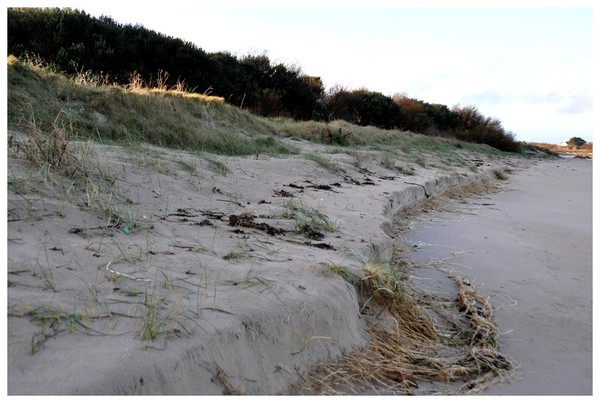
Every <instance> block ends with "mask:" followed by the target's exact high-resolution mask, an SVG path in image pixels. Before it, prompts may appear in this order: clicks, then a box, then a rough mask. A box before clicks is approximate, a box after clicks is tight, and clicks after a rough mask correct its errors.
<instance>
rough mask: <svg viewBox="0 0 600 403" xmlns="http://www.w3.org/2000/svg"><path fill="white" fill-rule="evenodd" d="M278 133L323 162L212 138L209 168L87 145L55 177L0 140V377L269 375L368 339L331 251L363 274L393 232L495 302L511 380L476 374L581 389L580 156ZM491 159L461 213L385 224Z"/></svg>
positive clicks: (221, 390)
mask: <svg viewBox="0 0 600 403" xmlns="http://www.w3.org/2000/svg"><path fill="white" fill-rule="evenodd" d="M285 141H289V142H293V143H294V145H295V146H296V147H299V148H301V149H302V150H303V153H313V154H317V155H327V158H328V161H329V162H330V163H335V164H336V167H337V168H336V169H335V170H332V169H328V168H327V167H325V166H322V165H319V164H316V163H315V162H313V161H308V160H307V159H305V158H303V157H302V156H301V155H300V156H298V157H285V158H278V157H271V156H258V155H257V156H256V157H254V156H253V157H220V158H219V159H218V161H217V162H219V163H220V164H221V165H222V166H225V167H227V170H228V173H227V174H223V173H222V172H221V173H219V172H216V171H215V170H214V167H213V169H211V161H207V160H206V159H201V158H198V156H194V155H192V154H187V153H182V152H177V151H173V150H165V149H158V148H156V147H152V146H145V147H142V148H140V149H138V150H132V149H125V148H121V147H114V146H107V145H94V150H93V153H91V155H93V156H94V164H95V165H96V166H97V167H99V168H100V171H101V173H102V175H101V176H98V177H97V178H96V179H97V180H96V182H95V185H97V187H96V188H95V187H93V186H92V187H85V188H84V190H83V191H81V190H77V191H73V189H74V188H75V187H74V185H73V183H69V182H68V180H67V181H62V179H59V178H56V177H47V178H46V182H37V181H36V179H35V178H36V171H35V169H33V168H31V167H29V166H27V165H26V164H25V162H24V161H22V160H19V159H18V158H15V157H14V156H11V155H9V161H8V166H9V172H8V173H9V192H8V250H7V252H8V288H7V297H8V298H7V299H8V321H7V335H8V350H7V351H8V357H7V361H8V366H7V368H8V377H7V379H8V393H9V394H10V395H71V394H84V395H85V394H89V395H97V394H102V395H130V394H145V395H152V394H153V395H222V394H249V395H257V394H260V395H265V394H286V393H287V392H288V387H289V386H290V385H291V384H293V383H297V382H299V381H301V380H302V379H304V378H303V377H304V375H306V374H307V373H308V372H309V371H310V370H311V368H313V366H314V365H315V364H317V363H322V362H335V361H336V360H338V359H339V358H340V357H341V356H342V355H343V354H347V353H351V352H352V351H356V350H357V349H362V348H365V347H367V346H368V344H369V340H370V335H369V334H368V332H367V327H366V322H365V318H364V315H362V313H361V309H360V308H361V306H360V305H359V300H358V298H359V297H358V295H357V292H356V290H355V288H354V287H353V286H352V285H351V284H349V283H348V282H347V281H345V279H344V278H342V276H340V275H337V274H336V273H335V272H334V271H333V270H332V268H334V267H335V268H339V267H343V268H344V270H345V271H346V272H348V273H354V274H355V275H356V276H359V277H360V276H364V271H363V270H364V268H365V265H385V264H388V263H389V262H390V260H391V258H392V252H393V251H394V249H395V247H396V246H397V245H398V243H399V242H405V241H407V240H408V238H407V237H412V238H411V239H410V240H408V242H410V243H413V244H415V245H419V247H418V248H416V252H417V253H415V254H414V256H412V255H411V256H410V257H411V259H413V258H414V260H415V262H418V261H420V260H430V259H432V258H434V259H446V258H447V256H446V253H452V252H461V253H460V254H459V255H460V256H459V259H458V260H457V261H456V262H455V263H452V264H457V265H458V268H459V269H460V270H461V271H463V272H464V274H465V276H466V277H468V278H470V279H471V281H472V282H473V284H474V285H476V286H477V288H478V289H479V291H480V292H481V293H483V294H487V295H490V298H491V299H492V301H493V304H494V306H496V307H497V316H496V318H497V321H498V327H499V328H500V330H501V331H502V332H504V333H503V336H502V343H503V346H502V349H503V350H505V353H506V355H507V356H514V357H515V358H517V359H518V361H520V369H519V374H520V375H521V377H522V378H523V379H524V380H523V381H515V382H514V383H510V384H507V385H504V384H503V385H499V386H496V387H495V388H494V389H491V390H489V393H491V394H494V393H498V394H512V393H518V394H519V393H524V394H525V393H526V394H552V393H561V394H588V393H590V392H591V165H592V164H591V161H575V160H551V161H546V162H539V163H537V164H535V165H533V166H531V167H530V168H528V169H526V170H523V171H521V167H524V166H526V165H530V164H531V161H525V160H523V159H519V158H516V159H515V158H501V157H494V156H483V157H482V156H479V155H478V156H474V157H472V156H470V155H468V153H467V154H465V155H464V156H463V157H462V162H461V163H460V164H456V165H452V166H449V165H447V162H444V161H442V160H441V159H440V160H439V161H438V160H436V158H437V157H436V156H435V155H434V154H432V155H430V156H428V162H429V164H428V166H419V165H418V164H413V165H414V166H413V168H412V169H413V173H412V174H411V175H410V176H406V175H399V174H398V171H397V170H396V171H395V170H394V167H390V166H384V164H380V163H379V158H380V156H378V154H377V153H375V152H373V153H369V152H366V151H365V152H363V153H362V154H359V153H357V154H356V155H355V156H354V157H352V158H351V157H350V156H349V155H348V154H344V153H338V154H336V153H335V152H331V151H325V149H324V148H323V146H319V145H316V144H313V143H309V142H305V141H297V140H291V139H286V140H285ZM88 151H90V150H88ZM325 152H327V154H325ZM359 157H360V159H359V164H357V163H356V160H355V159H357V158H359ZM212 165H214V161H213V164H212ZM191 167H193V169H192V168H191ZM550 168H552V169H550ZM505 171H506V172H513V174H509V180H508V181H505V182H504V181H503V182H502V183H503V184H504V186H506V187H508V188H509V189H505V191H502V192H500V193H497V194H494V195H493V196H490V197H493V198H494V199H493V200H494V201H493V202H489V203H488V202H486V203H485V204H482V205H480V206H479V205H477V204H476V203H471V202H469V203H467V204H466V206H467V207H468V209H470V210H473V211H476V212H477V214H476V215H471V214H469V215H467V216H466V218H465V219H464V220H459V221H457V220H456V216H455V215H453V214H450V215H449V216H448V217H445V216H443V214H442V215H440V214H441V213H439V214H438V213H431V214H425V215H420V216H418V217H415V221H414V223H413V224H411V225H412V227H413V228H414V231H413V232H408V233H405V234H404V235H403V237H404V238H402V237H396V238H394V236H395V230H394V225H393V223H394V220H395V218H396V217H397V216H398V215H399V214H400V213H401V212H402V211H403V209H405V208H407V207H410V206H412V205H415V204H418V203H420V202H422V201H424V200H426V199H427V198H430V197H432V196H436V195H438V194H442V193H444V192H445V191H447V190H449V189H455V188H458V187H461V186H466V185H469V184H471V183H479V182H481V181H485V180H494V179H495V178H497V176H498V173H499V172H505ZM541 179H545V180H546V182H545V183H544V182H543V181H541ZM102 181H106V182H110V187H107V188H109V189H111V190H110V192H109V193H102V189H103V188H102V186H101V185H102V184H103V182H102ZM548 183H551V185H550V186H549V185H548ZM558 185H560V186H562V189H563V190H561V191H560V192H556V189H557V186H558ZM513 188H514V190H513ZM522 192H525V193H522ZM527 192H533V194H531V195H528V193H527ZM486 197H487V196H486ZM495 198H500V199H499V200H497V201H496V199H495ZM540 199H542V200H546V201H549V200H552V202H551V203H540ZM474 200H477V199H474ZM486 200H487V199H486ZM504 204H506V205H507V206H511V207H510V208H509V207H503V206H504ZM86 206H93V207H97V206H100V207H102V209H103V210H98V209H94V208H89V207H87V208H86ZM107 209H110V211H111V214H110V216H109V219H108V220H107V219H106V218H105V217H102V214H100V212H106V210H107ZM303 214H304V215H307V216H310V218H311V219H312V220H315V219H319V220H323V219H324V217H325V218H327V220H325V221H326V222H327V223H329V224H330V227H331V228H329V229H323V230H320V231H312V230H310V228H308V227H307V226H306V225H299V223H300V224H302V222H303V221H302V219H306V218H307V217H302V215H303ZM518 214H523V215H521V216H519V215H518ZM536 214H537V215H536ZM535 217H539V218H540V219H541V221H540V220H535V219H534V218H535ZM549 217H551V218H552V220H548V218H549ZM430 218H431V219H434V220H435V221H431V222H430V223H429V221H428V219H430ZM558 218H560V221H558V220H557V219H558ZM471 219H473V220H480V219H481V220H483V219H489V220H492V221H490V222H488V223H485V224H478V223H476V221H469V220H471ZM428 223H429V224H428ZM469 223H470V224H469ZM500 223H503V224H506V225H508V227H506V228H501V226H500ZM454 225H466V227H464V228H460V227H454ZM543 225H549V227H544V226H543ZM307 228H308V229H307ZM324 228H326V227H324ZM444 234H445V235H444ZM457 234H459V235H457ZM438 236H439V237H440V238H437V237H438ZM445 237H448V238H449V239H446V238H445ZM539 237H541V238H539ZM450 240H452V241H456V242H457V244H456V245H453V244H452V243H451V242H450ZM437 243H439V244H443V245H444V247H443V248H440V247H431V246H432V245H435V244H437ZM484 257H489V258H490V260H491V262H487V261H484V260H483V258H484ZM523 259H525V260H523ZM565 268H568V269H565ZM565 330H566V331H565ZM523 340H524V342H523ZM549 350H552V353H551V354H550V353H548V351H549ZM565 362H569V363H570V364H569V368H564V365H565ZM553 366H554V367H560V370H554V371H552V370H551V368H553ZM563 368H564V369H563ZM542 369H543V371H542ZM561 385H562V386H561Z"/></svg>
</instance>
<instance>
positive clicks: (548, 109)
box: [9, 0, 594, 143]
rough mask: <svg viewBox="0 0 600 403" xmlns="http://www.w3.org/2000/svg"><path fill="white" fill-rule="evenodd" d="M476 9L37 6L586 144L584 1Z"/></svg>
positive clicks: (444, 4)
mask: <svg viewBox="0 0 600 403" xmlns="http://www.w3.org/2000/svg"><path fill="white" fill-rule="evenodd" d="M13 3H15V4H13ZM29 3H32V2H29ZM45 3H47V4H45ZM196 3H198V4H196ZM480 3H481V2H480ZM9 4H10V5H11V6H12V5H27V4H28V3H24V4H19V2H9ZM282 4H284V5H283V6H282ZM475 4H476V3H473V2H467V1H462V2H459V1H452V0H447V1H428V0H421V1H418V2H416V1H399V0H397V1H394V0H388V1H380V0H371V1H368V2H367V1H352V0H346V1H336V0H332V1H329V0H321V1H313V0H305V1H303V2H301V3H296V2H293V1H290V2H282V1H267V0H265V1H260V0H256V1H253V0H248V1H235V0H231V1H228V0H222V1H218V2H217V1H202V2H193V1H185V2H184V1H180V0H171V1H168V2H154V1H149V2H144V3H140V2H124V1H113V0H107V1H100V2H99V1H83V0H80V1H54V2H44V1H37V2H35V4H34V5H35V6H40V5H46V6H59V7H71V8H77V9H79V10H84V11H86V12H87V13H88V14H90V15H92V16H101V15H106V16H110V17H112V18H113V19H114V20H115V21H117V22H119V23H123V24H141V25H143V26H144V27H145V28H148V29H151V30H155V31H158V32H160V33H162V34H165V35H169V36H173V37H177V38H181V39H184V40H187V41H190V42H192V43H194V44H195V45H197V46H198V47H200V48H202V49H204V50H205V51H207V52H218V51H228V52H231V53H233V54H234V55H238V56H244V55H247V54H267V55H268V56H269V58H270V59H271V60H272V61H274V62H283V63H285V64H286V65H294V66H298V67H300V68H301V70H302V72H303V73H304V74H307V75H312V76H319V77H321V79H322V80H323V82H324V84H325V86H326V88H332V87H335V86H341V87H345V88H347V89H350V90H353V89H359V88H366V89H368V90H371V91H377V92H381V93H383V94H385V95H390V96H391V95H394V94H396V93H404V94H405V95H407V96H409V97H411V98H416V99H420V100H422V101H425V102H429V103H439V104H444V105H447V106H448V107H452V106H455V105H459V106H471V105H474V106H476V107H477V108H478V109H479V111H480V112H481V113H482V114H483V115H484V116H489V117H492V118H497V119H499V120H500V121H501V122H502V125H503V127H504V128H505V129H506V130H507V131H511V132H513V133H514V134H515V136H516V138H517V140H521V141H534V142H547V143H560V142H561V141H566V140H568V139H569V138H571V137H575V136H577V137H581V138H583V139H584V140H586V141H588V142H592V141H593V138H592V126H593V115H592V98H593V93H594V86H593V77H592V71H593V47H592V40H593V34H592V26H593V14H594V10H593V8H592V7H593V1H577V0H571V1H569V2H564V1H554V2H552V1H534V0H531V1H529V0H521V1H518V2H512V1H510V0H505V1H502V2H495V1H493V0H489V1H486V2H485V4H486V5H491V6H486V7H476V6H475ZM448 5H449V6H448ZM567 5H568V6H567ZM576 6H577V7H576Z"/></svg>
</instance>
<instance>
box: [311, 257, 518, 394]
mask: <svg viewBox="0 0 600 403" xmlns="http://www.w3.org/2000/svg"><path fill="white" fill-rule="evenodd" d="M449 275H450V276H451V277H452V278H453V280H454V283H455V284H456V287H457V293H456V298H454V299H453V300H451V299H442V298H439V297H436V296H433V295H430V294H426V293H424V292H422V291H418V290H406V289H405V288H404V285H403V282H402V281H401V280H400V279H399V278H398V276H400V272H398V271H397V272H396V274H391V272H390V273H387V274H386V273H383V272H381V270H380V269H376V270H373V268H372V267H371V268H367V270H366V276H365V277H364V278H363V279H362V281H361V291H362V296H363V298H366V299H367V303H368V304H369V305H370V307H371V308H370V310H371V311H372V312H373V315H374V316H375V318H376V320H374V321H373V323H372V325H371V327H370V329H369V330H370V333H371V334H372V337H373V339H372V342H371V344H370V346H369V348H367V349H364V350H361V351H357V352H352V353H350V354H346V355H345V356H343V358H342V360H341V361H339V362H336V363H333V364H323V365H320V366H318V367H317V368H316V369H315V371H313V372H312V373H311V374H310V375H309V376H308V378H309V380H310V383H309V385H304V386H303V388H304V389H303V390H300V393H307V392H308V391H309V390H310V392H308V393H318V394H333V395H338V394H353V395H360V394H365V393H369V391H371V392H373V391H377V393H383V394H397V393H400V394H436V393H442V394H448V395H449V394H478V393H480V392H481V391H482V390H483V389H485V388H486V387H489V386H490V385H492V384H495V383H498V382H500V381H501V380H503V379H504V378H506V377H508V376H510V373H511V370H512V368H513V364H512V363H511V362H510V361H509V360H508V359H507V358H506V357H504V356H503V355H502V353H501V352H500V351H499V343H498V330H497V328H496V326H495V325H494V323H493V309H492V306H491V305H490V304H489V302H488V300H487V299H486V298H484V297H483V296H481V295H480V294H478V293H477V292H476V291H475V290H474V289H473V288H472V287H471V285H470V284H469V282H468V281H466V280H464V279H462V278H460V277H458V276H453V275H451V274H449ZM365 308H366V306H363V313H365V312H364V311H365ZM424 308H426V309H424ZM419 383H427V384H431V385H434V386H432V387H433V390H424V389H419Z"/></svg>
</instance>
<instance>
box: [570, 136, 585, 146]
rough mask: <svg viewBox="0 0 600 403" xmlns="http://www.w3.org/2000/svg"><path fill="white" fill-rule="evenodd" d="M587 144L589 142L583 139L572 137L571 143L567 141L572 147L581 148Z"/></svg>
mask: <svg viewBox="0 0 600 403" xmlns="http://www.w3.org/2000/svg"><path fill="white" fill-rule="evenodd" d="M586 143H587V141H585V140H584V139H582V138H581V137H571V138H570V139H569V141H567V144H568V145H570V146H572V147H581V146H582V145H584V144H586Z"/></svg>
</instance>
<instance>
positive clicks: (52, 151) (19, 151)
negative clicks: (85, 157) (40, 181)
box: [8, 114, 83, 177]
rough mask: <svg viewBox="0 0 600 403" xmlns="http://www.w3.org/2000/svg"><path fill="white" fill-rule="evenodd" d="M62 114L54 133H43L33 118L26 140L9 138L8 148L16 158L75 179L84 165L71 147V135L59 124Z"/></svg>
mask: <svg viewBox="0 0 600 403" xmlns="http://www.w3.org/2000/svg"><path fill="white" fill-rule="evenodd" d="M59 117H60V114H59V115H58V116H57V117H56V119H55V120H54V122H53V124H52V132H51V133H45V132H43V131H42V130H41V129H40V128H39V127H38V126H37V125H36V122H35V118H34V117H32V119H31V121H30V122H28V123H27V124H26V126H27V127H26V128H25V131H26V133H27V136H26V138H25V139H17V138H15V136H14V135H11V136H9V138H8V148H9V150H10V151H12V152H13V153H14V154H15V155H16V156H18V157H21V156H22V157H23V158H24V159H25V160H27V161H29V162H30V163H31V164H33V165H34V166H37V167H46V168H48V169H49V170H52V171H54V172H57V173H59V174H61V175H65V176H67V177H73V176H75V175H77V174H81V173H83V172H82V169H83V168H82V164H81V162H80V161H79V160H78V158H77V157H76V156H75V153H74V151H73V148H72V147H71V146H70V144H69V142H70V141H71V135H70V132H69V130H65V129H64V128H62V127H60V126H59V124H58V119H59Z"/></svg>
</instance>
